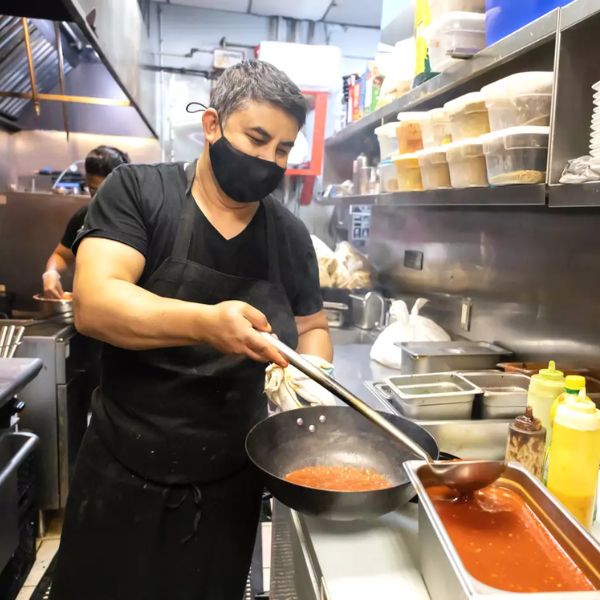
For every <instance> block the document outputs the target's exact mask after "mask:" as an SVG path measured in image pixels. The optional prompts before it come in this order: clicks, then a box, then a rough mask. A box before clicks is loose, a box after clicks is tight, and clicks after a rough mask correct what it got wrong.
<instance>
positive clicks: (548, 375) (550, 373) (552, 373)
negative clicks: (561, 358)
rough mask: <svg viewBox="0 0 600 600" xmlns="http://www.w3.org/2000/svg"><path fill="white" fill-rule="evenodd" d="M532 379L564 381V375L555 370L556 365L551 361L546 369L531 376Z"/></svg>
mask: <svg viewBox="0 0 600 600" xmlns="http://www.w3.org/2000/svg"><path fill="white" fill-rule="evenodd" d="M533 377H535V378H536V379H544V380H545V381H561V382H562V381H564V373H563V372H562V371H559V370H558V369H557V368H556V363H555V362H554V361H553V360H551V361H550V362H549V363H548V368H547V369H540V372H539V373H538V374H537V375H533Z"/></svg>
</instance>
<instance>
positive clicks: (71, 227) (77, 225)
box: [60, 206, 88, 250]
mask: <svg viewBox="0 0 600 600" xmlns="http://www.w3.org/2000/svg"><path fill="white" fill-rule="evenodd" d="M87 210H88V207H87V206H82V207H81V208H80V209H78V210H77V212H76V213H75V214H74V215H73V216H72V217H71V218H70V219H69V222H68V223H67V226H66V227H65V232H64V233H63V236H62V239H61V240H60V243H61V244H62V245H63V246H65V248H69V250H70V249H71V246H72V245H73V243H74V242H75V238H76V237H77V232H78V231H79V230H80V229H81V228H82V227H83V222H84V220H85V215H86V214H87Z"/></svg>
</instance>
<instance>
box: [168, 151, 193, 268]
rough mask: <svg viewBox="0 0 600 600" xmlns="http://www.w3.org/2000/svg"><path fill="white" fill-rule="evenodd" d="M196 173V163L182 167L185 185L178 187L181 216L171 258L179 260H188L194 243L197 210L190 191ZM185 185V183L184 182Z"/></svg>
mask: <svg viewBox="0 0 600 600" xmlns="http://www.w3.org/2000/svg"><path fill="white" fill-rule="evenodd" d="M195 172H196V161H194V162H191V163H185V164H184V165H183V167H182V178H183V180H184V182H185V184H184V185H181V184H180V185H178V186H177V188H178V191H179V200H180V202H181V207H182V210H181V216H180V217H179V223H178V224H177V231H176V233H175V242H174V243H173V249H172V250H171V256H172V257H173V258H174V259H177V260H186V259H187V257H188V254H189V251H190V244H191V242H192V233H193V231H194V210H195V208H196V206H195V203H194V202H193V198H192V197H191V194H190V190H191V189H192V183H193V181H194V174H195ZM182 183H183V182H182Z"/></svg>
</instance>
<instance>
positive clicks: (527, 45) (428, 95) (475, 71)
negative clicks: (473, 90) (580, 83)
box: [325, 0, 594, 147]
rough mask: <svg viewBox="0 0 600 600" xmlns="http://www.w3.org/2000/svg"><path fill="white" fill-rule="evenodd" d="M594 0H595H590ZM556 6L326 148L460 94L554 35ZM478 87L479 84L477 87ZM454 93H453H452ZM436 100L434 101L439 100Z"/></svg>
mask: <svg viewBox="0 0 600 600" xmlns="http://www.w3.org/2000/svg"><path fill="white" fill-rule="evenodd" d="M592 1H594V0H592ZM558 15H559V9H555V10H553V11H551V12H549V13H547V14H546V15H544V16H543V17H540V18H539V19H537V20H535V21H533V22H531V23H529V24H528V25H526V26H525V27H523V28H521V29H519V30H517V31H515V32H514V33H513V34H511V35H509V36H507V37H505V38H504V39H502V40H500V41H498V42H497V43H495V44H493V45H492V46H489V47H488V48H485V49H484V50H482V51H481V52H479V53H477V54H476V55H475V56H474V57H473V58H471V59H465V60H464V61H461V62H460V63H457V64H455V65H453V66H452V67H451V68H449V69H448V70H447V71H444V72H443V73H440V74H439V75H436V76H435V77H433V78H432V79H429V80H428V81H426V82H424V83H423V84H421V85H420V86H418V87H416V88H414V89H413V90H411V91H410V92H408V93H407V94H405V95H404V96H402V97H401V98H398V99H397V100H394V101H393V102H391V103H390V104H388V105H386V106H383V107H381V108H380V109H378V110H377V111H375V112H373V113H371V114H369V115H366V116H365V117H363V118H362V119H360V120H359V121H355V122H354V123H350V124H349V125H347V126H346V127H345V128H344V129H342V130H341V131H339V132H337V133H335V134H334V135H332V136H331V137H329V138H327V139H326V140H325V145H326V147H334V146H338V145H339V144H343V143H345V142H347V141H348V140H350V139H351V138H354V137H355V136H364V135H369V134H370V133H372V130H373V129H374V128H375V127H377V126H378V125H381V124H382V123H383V122H386V121H390V120H393V119H395V117H396V114H397V113H398V112H400V111H405V110H413V109H415V108H418V107H423V108H427V107H428V105H430V104H431V105H434V104H436V105H437V104H440V103H441V102H442V101H445V100H446V99H449V98H450V97H454V96H455V95H458V93H462V90H460V88H461V87H463V86H465V85H468V83H469V82H471V81H472V80H474V79H477V78H478V77H479V76H480V75H483V74H485V73H487V72H489V71H492V70H494V69H495V68H497V67H499V66H501V65H504V64H506V63H508V62H510V61H512V60H514V59H515V58H517V57H518V56H521V55H523V54H525V53H526V52H528V51H529V50H531V49H533V48H535V47H537V46H540V45H541V44H543V43H545V42H548V41H550V40H552V39H554V38H555V36H556V32H557V29H558ZM476 87H477V89H479V87H481V86H476ZM452 92H456V94H454V93H452ZM438 100H439V102H434V101H438Z"/></svg>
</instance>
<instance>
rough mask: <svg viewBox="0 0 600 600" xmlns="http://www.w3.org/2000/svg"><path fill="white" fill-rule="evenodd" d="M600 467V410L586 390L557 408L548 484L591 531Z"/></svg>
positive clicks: (569, 397) (569, 398) (568, 398)
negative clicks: (587, 395)
mask: <svg viewBox="0 0 600 600" xmlns="http://www.w3.org/2000/svg"><path fill="white" fill-rule="evenodd" d="M599 467H600V410H598V409H597V408H596V405H595V404H594V403H593V402H592V401H591V400H590V399H589V398H587V397H586V395H585V389H582V390H580V392H579V396H578V397H577V398H575V397H573V396H571V395H569V396H568V397H567V398H565V400H564V402H563V403H562V404H559V405H558V408H557V409H556V417H555V418H554V426H553V431H552V448H551V451H550V459H549V463H548V483H547V485H548V489H549V490H550V491H551V492H552V493H553V494H554V495H555V496H556V497H557V498H558V499H559V500H560V501H561V502H562V503H563V504H564V505H565V506H566V507H567V509H568V510H569V511H571V513H572V514H573V516H574V517H575V518H576V519H577V520H578V521H579V522H580V523H581V524H582V525H583V526H584V527H586V528H587V529H590V528H591V526H592V518H593V514H594V506H595V503H596V488H597V486H598V468H599Z"/></svg>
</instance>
